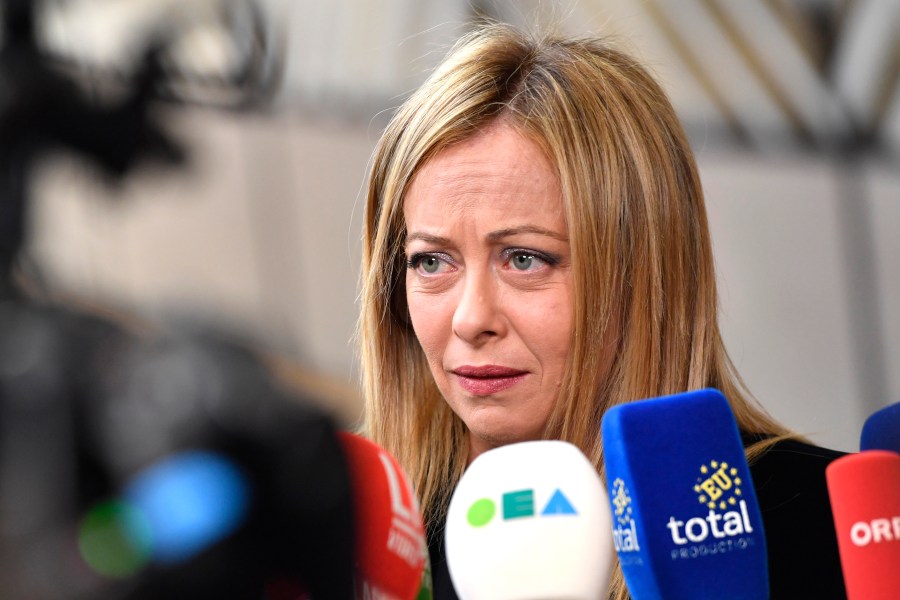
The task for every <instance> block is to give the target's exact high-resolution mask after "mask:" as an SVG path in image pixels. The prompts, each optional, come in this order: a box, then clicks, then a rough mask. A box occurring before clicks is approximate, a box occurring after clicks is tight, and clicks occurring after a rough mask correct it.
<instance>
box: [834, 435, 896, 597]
mask: <svg viewBox="0 0 900 600" xmlns="http://www.w3.org/2000/svg"><path fill="white" fill-rule="evenodd" d="M825 477H826V479H827V482H828V495H829V497H830V499H831V509H832V513H833V515H834V525H835V529H836V531H837V538H838V551H839V552H840V555H841V569H842V570H843V573H844V583H845V585H846V587H847V597H848V599H849V600H891V599H896V598H897V593H898V590H900V570H898V566H900V455H898V454H896V453H894V452H889V451H886V450H867V451H865V452H860V453H858V454H848V455H846V456H842V457H841V458H839V459H837V460H835V461H834V462H832V463H831V464H830V465H828V467H827V468H826V469H825Z"/></svg>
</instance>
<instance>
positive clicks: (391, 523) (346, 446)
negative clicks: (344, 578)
mask: <svg viewBox="0 0 900 600" xmlns="http://www.w3.org/2000/svg"><path fill="white" fill-rule="evenodd" d="M338 439H339V440H340V442H341V446H342V448H343V450H344V454H345V455H346V457H347V465H348V469H349V472H350V482H351V488H352V495H353V506H354V517H355V521H356V529H357V537H356V560H355V575H356V576H355V583H356V585H355V590H356V591H355V594H356V598H357V599H359V600H362V599H371V598H378V599H384V600H413V599H414V598H416V597H417V596H418V595H419V593H420V588H421V587H422V586H423V575H424V573H425V566H426V558H427V553H428V550H427V543H426V541H425V528H424V525H423V523H422V516H421V513H420V511H419V505H418V501H417V500H416V495H415V492H414V491H413V488H412V485H411V484H410V482H409V479H408V478H407V476H406V473H404V472H403V470H402V469H401V468H400V465H399V464H398V463H397V460H396V459H395V458H394V457H393V456H391V455H390V454H389V453H388V452H387V451H386V450H384V449H383V448H381V447H380V446H378V445H377V444H375V443H373V442H371V441H369V440H367V439H365V438H362V437H360V436H358V435H354V434H352V433H349V432H346V431H341V432H339V433H338ZM426 584H427V582H426Z"/></svg>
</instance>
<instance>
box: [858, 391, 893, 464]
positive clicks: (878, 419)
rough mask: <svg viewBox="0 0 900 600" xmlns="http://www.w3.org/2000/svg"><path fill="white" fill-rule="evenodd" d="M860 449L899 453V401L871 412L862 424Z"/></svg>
mask: <svg viewBox="0 0 900 600" xmlns="http://www.w3.org/2000/svg"><path fill="white" fill-rule="evenodd" d="M859 449H860V451H863V452H864V451H866V450H889V451H891V452H897V453H898V454H900V402H897V403H895V404H891V405H890V406H886V407H884V408H882V409H881V410H879V411H877V412H874V413H872V414H871V415H870V416H869V418H868V419H866V422H865V423H864V424H863V428H862V435H861V436H860V439H859Z"/></svg>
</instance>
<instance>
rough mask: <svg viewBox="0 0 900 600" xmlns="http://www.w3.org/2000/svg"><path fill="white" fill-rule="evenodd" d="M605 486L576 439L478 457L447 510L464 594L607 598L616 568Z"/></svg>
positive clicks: (475, 599)
mask: <svg viewBox="0 0 900 600" xmlns="http://www.w3.org/2000/svg"><path fill="white" fill-rule="evenodd" d="M609 523H610V515H609V505H608V503H607V501H606V490H605V489H604V487H603V482H602V481H601V479H600V477H599V476H598V475H597V472H596V471H595V469H594V466H593V465H592V464H591V463H590V462H589V461H588V459H587V458H586V457H585V456H584V454H582V453H581V451H580V450H579V449H578V448H577V447H576V446H574V445H572V444H569V443H567V442H561V441H534V442H521V443H517V444H510V445H507V446H501V447H499V448H495V449H493V450H489V451H487V452H485V453H483V454H481V455H479V456H478V457H477V458H476V459H475V460H474V461H472V463H471V464H470V465H469V467H468V469H466V472H465V473H464V474H463V477H462V478H461V479H460V481H459V484H458V486H457V487H456V490H455V491H454V493H453V497H452V498H451V500H450V506H449V509H448V512H447V529H446V540H445V541H446V552H447V566H448V568H449V571H450V578H451V580H452V581H453V585H454V587H455V588H456V592H457V594H458V595H459V597H460V599H461V600H525V599H539V598H568V599H571V600H577V599H585V600H596V598H601V597H605V595H606V590H607V586H608V584H609V577H610V573H611V572H612V566H613V559H614V555H613V548H612V544H611V543H610V535H609V530H610V527H609Z"/></svg>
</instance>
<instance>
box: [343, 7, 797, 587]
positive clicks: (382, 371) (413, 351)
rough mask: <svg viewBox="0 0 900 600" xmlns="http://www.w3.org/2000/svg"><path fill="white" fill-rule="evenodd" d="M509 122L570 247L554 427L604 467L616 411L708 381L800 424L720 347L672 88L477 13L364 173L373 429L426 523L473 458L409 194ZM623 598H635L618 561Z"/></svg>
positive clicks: (702, 224)
mask: <svg viewBox="0 0 900 600" xmlns="http://www.w3.org/2000/svg"><path fill="white" fill-rule="evenodd" d="M497 119H503V120H504V122H505V123H508V124H511V125H512V126H513V127H515V128H517V130H518V131H520V132H521V133H523V134H524V135H526V136H528V138H529V139H531V140H533V141H534V142H535V143H537V144H538V145H539V146H540V147H541V148H542V149H543V151H544V152H545V153H546V155H547V157H548V158H549V160H550V163H551V164H552V165H553V166H554V167H555V169H556V171H557V174H558V176H559V181H560V186H561V189H562V202H563V206H564V210H565V216H566V221H567V225H568V233H569V240H570V244H571V252H572V272H573V286H574V290H573V292H574V298H575V306H574V323H573V333H572V340H571V352H570V355H569V362H568V365H567V373H566V376H565V378H564V381H563V384H562V386H561V388H560V391H559V399H558V401H557V403H556V405H555V408H554V409H553V411H552V413H551V415H550V417H549V419H548V421H547V424H546V427H545V431H544V437H545V438H547V439H560V440H565V441H568V442H571V443H573V444H575V445H576V446H578V447H579V448H580V449H581V450H582V451H583V452H584V453H585V455H586V456H587V457H588V458H589V459H590V460H591V461H592V462H593V463H594V465H596V467H597V470H598V472H599V473H601V474H602V472H603V452H602V443H601V439H600V433H599V430H600V419H601V417H602V415H603V413H604V412H605V411H606V409H607V408H609V407H611V406H615V405H618V404H623V403H626V402H632V401H634V400H639V399H643V398H650V397H654V396H661V395H666V394H673V393H677V392H682V391H686V390H693V389H699V388H704V387H715V388H718V389H719V390H721V391H722V392H723V393H724V394H725V396H726V397H727V398H728V400H729V402H730V403H731V407H732V409H733V411H734V414H735V417H736V419H737V422H738V425H739V427H740V428H741V430H742V431H745V432H748V433H757V434H764V435H767V436H782V435H788V434H789V432H788V431H787V430H786V429H785V428H784V427H783V426H781V425H779V424H778V423H777V422H775V421H774V420H773V419H772V418H771V417H770V416H768V415H767V414H766V413H765V412H764V411H763V410H762V408H761V407H759V406H758V405H757V404H756V403H755V401H753V400H752V398H751V397H750V395H749V393H748V392H747V391H746V389H745V387H744V385H743V384H742V382H741V380H740V377H739V376H738V374H737V373H736V371H735V369H734V367H733V365H732V363H731V361H730V360H729V358H728V355H727V353H726V351H725V347H724V345H723V342H722V338H721V334H720V332H719V326H718V323H717V309H718V306H717V302H718V300H717V295H716V281H715V273H714V268H713V254H712V248H711V243H710V234H709V228H708V224H707V218H706V211H705V208H704V202H703V193H702V190H701V186H700V180H699V177H698V174H697V168H696V164H695V162H694V158H693V154H692V152H691V149H690V147H689V144H688V141H687V138H686V136H685V133H684V131H683V129H682V127H681V125H680V123H679V121H678V119H677V117H676V115H675V112H674V110H673V108H672V106H671V104H670V102H669V100H668V98H667V97H666V94H665V93H664V92H663V90H662V89H661V88H660V86H659V85H658V84H657V83H656V82H655V81H654V79H653V78H652V77H651V76H650V75H649V74H648V73H647V71H646V70H645V69H644V68H643V67H642V66H641V65H639V64H638V63H637V62H636V61H635V60H633V59H632V58H630V57H629V56H628V55H626V54H625V53H622V52H620V51H618V50H616V49H615V48H613V47H611V45H609V44H607V43H605V42H604V41H602V40H598V39H594V38H591V39H573V38H564V37H554V36H552V35H542V36H537V35H534V34H527V33H524V32H522V31H520V30H517V29H515V28H513V27H511V26H508V25H503V24H486V25H482V26H480V27H478V28H477V29H476V30H474V31H472V32H471V33H469V34H468V35H466V36H464V37H463V38H461V39H460V40H459V41H458V42H457V43H456V44H455V45H454V47H453V48H452V50H451V51H450V53H449V55H448V56H447V57H446V58H445V60H444V61H443V62H442V63H441V64H440V65H439V66H438V67H437V68H436V70H435V71H434V72H433V73H432V74H431V76H430V78H429V79H428V80H427V81H426V82H425V83H424V84H423V85H422V86H421V87H420V88H419V89H418V90H417V91H416V92H415V93H414V94H413V95H412V96H411V97H409V99H408V100H406V102H404V103H403V105H402V106H401V107H400V108H399V109H398V110H397V112H396V113H395V114H394V116H393V119H392V120H391V121H390V123H389V125H388V126H387V128H386V129H385V131H384V133H383V135H382V137H381V139H380V142H379V143H378V146H377V148H376V150H375V153H374V156H373V159H372V167H371V173H370V178H369V182H368V195H367V203H366V214H365V229H364V241H363V264H362V293H361V317H360V322H359V341H360V353H361V360H362V368H363V384H364V394H365V402H366V421H365V426H364V427H365V433H366V435H368V436H369V437H371V439H372V440H374V441H375V442H376V443H378V444H380V445H381V446H383V447H384V448H386V449H387V450H388V451H389V452H391V453H392V454H393V455H394V456H396V457H397V459H398V460H399V462H400V464H401V465H402V466H403V468H404V469H406V471H407V473H408V474H409V475H410V477H411V479H412V480H413V482H414V485H415V487H416V489H417V491H418V494H419V499H420V504H421V507H422V509H423V513H424V515H425V520H426V525H427V526H428V529H429V531H430V532H434V531H435V529H436V528H438V527H441V526H442V523H443V521H444V516H445V511H446V508H447V504H448V502H449V498H450V496H451V494H452V491H453V489H454V487H455V486H456V483H457V482H458V480H459V478H460V477H461V475H462V473H463V471H464V470H465V467H466V460H467V455H468V436H467V431H466V427H465V425H464V424H463V422H462V421H461V420H460V419H459V418H458V417H457V416H456V415H455V414H454V413H453V412H452V411H451V410H450V408H449V406H448V405H447V403H446V402H445V401H444V400H443V398H442V396H441V394H440V393H439V391H438V389H437V387H436V385H435V383H434V380H433V378H432V375H431V372H430V371H429V368H428V365H427V363H426V360H425V356H424V354H423V352H422V349H421V348H420V346H419V343H418V341H417V340H416V337H415V334H414V332H413V329H412V326H411V324H410V321H409V316H408V310H407V307H406V298H405V289H404V280H405V279H404V278H405V261H404V259H405V257H404V251H403V248H404V243H405V239H404V238H405V233H406V230H405V223H404V219H403V201H404V196H405V193H406V191H407V189H408V188H409V185H410V183H411V182H412V180H413V178H414V177H415V176H416V173H417V172H418V171H419V169H421V167H422V165H423V164H425V163H426V162H427V161H428V160H429V159H430V158H431V157H433V156H435V155H436V154H437V153H439V152H441V150H443V149H445V148H447V147H448V146H450V145H452V144H454V143H457V142H459V141H461V140H465V139H467V138H468V137H470V136H472V135H473V134H474V133H475V132H477V131H479V130H482V129H483V128H485V127H486V126H487V125H489V124H490V123H492V122H494V121H495V120H497ZM610 345H612V347H611V346H610ZM610 354H611V355H612V360H611V364H607V363H608V362H609V360H608V359H606V360H605V359H604V357H608V356H610ZM757 450H758V448H757ZM753 452H754V450H753V449H751V450H750V453H751V454H752V453H753ZM610 595H611V597H615V598H627V595H628V594H627V590H626V588H625V585H624V583H623V581H622V578H621V572H620V571H619V572H618V575H617V577H616V578H615V579H614V582H613V584H612V588H611V591H610Z"/></svg>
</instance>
